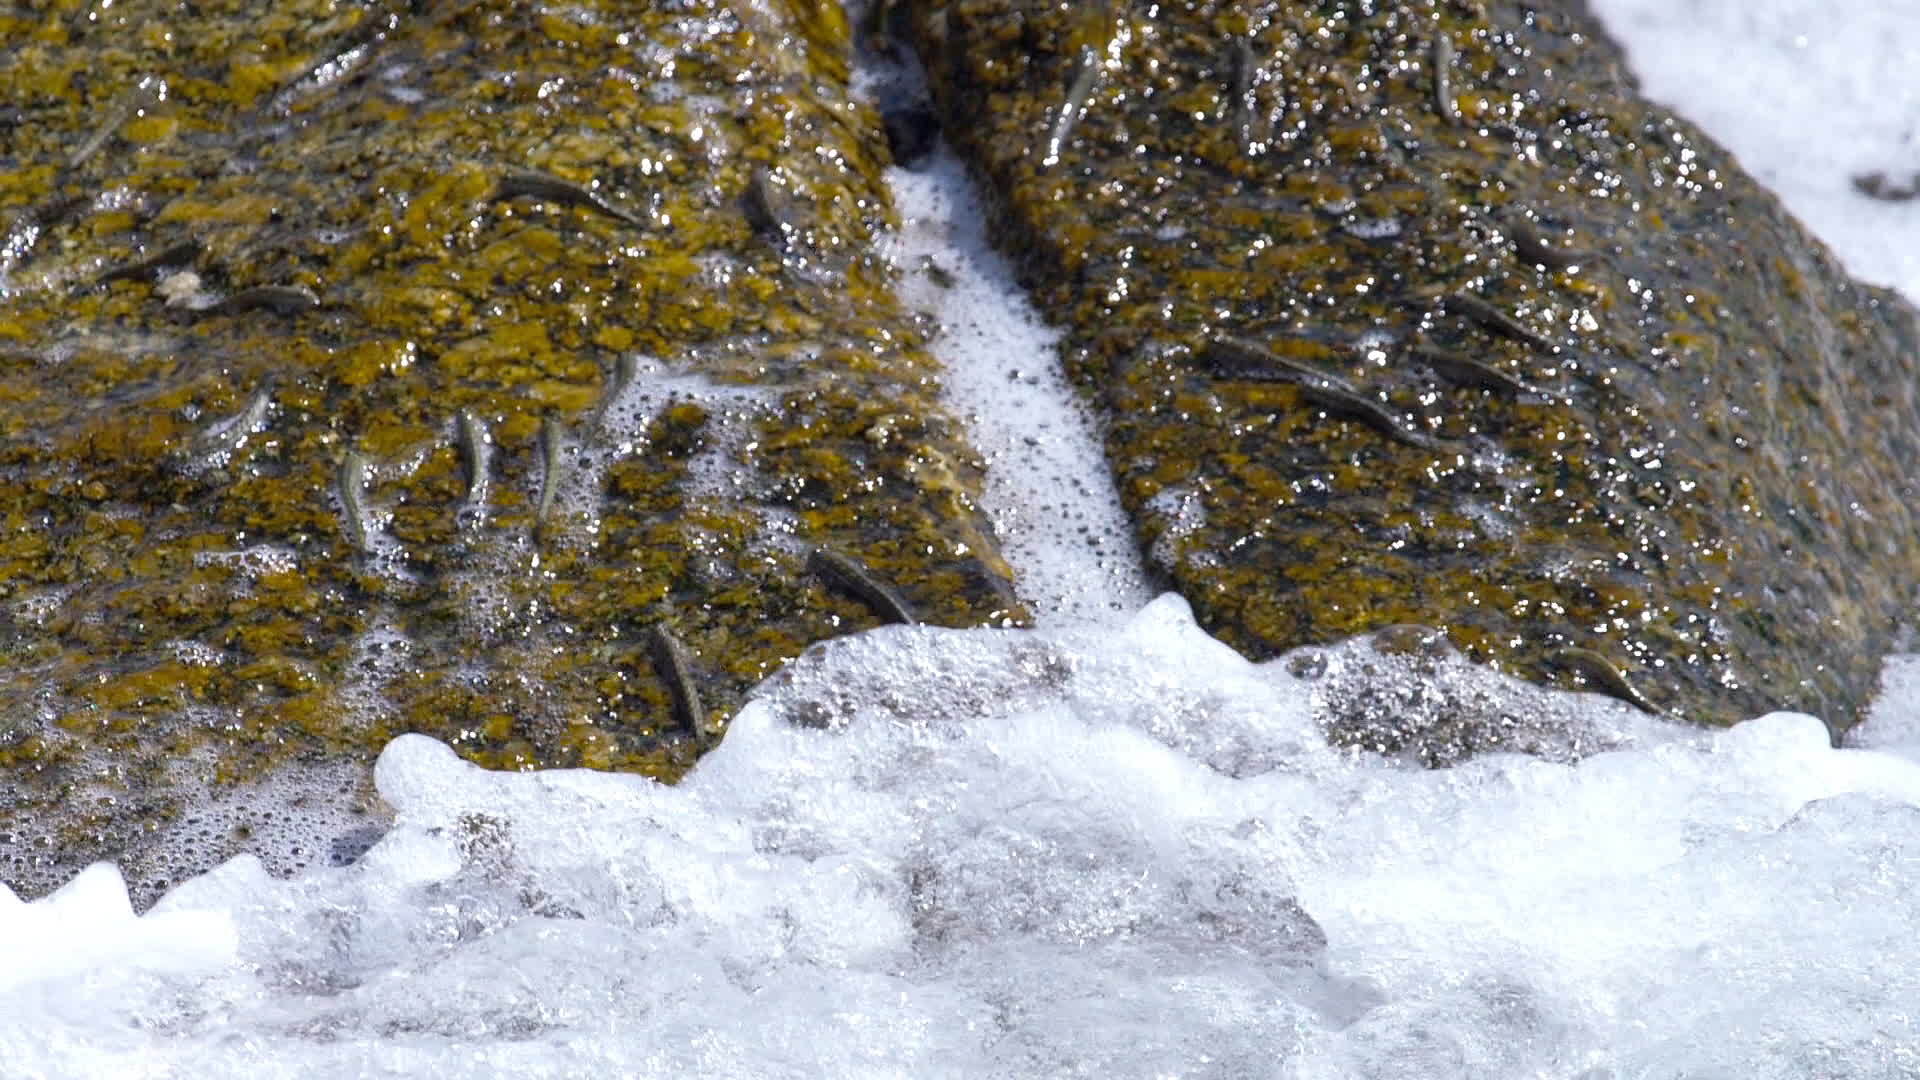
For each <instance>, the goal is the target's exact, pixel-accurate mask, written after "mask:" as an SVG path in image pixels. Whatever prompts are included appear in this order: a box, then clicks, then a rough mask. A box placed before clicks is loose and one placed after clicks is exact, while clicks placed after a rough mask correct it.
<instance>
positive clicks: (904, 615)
mask: <svg viewBox="0 0 1920 1080" xmlns="http://www.w3.org/2000/svg"><path fill="white" fill-rule="evenodd" d="M807 572H808V573H811V574H812V575H813V576H814V577H817V578H819V579H820V580H821V581H823V582H825V583H826V584H827V586H828V587H829V588H832V589H836V590H838V591H840V592H843V593H845V594H847V595H848V596H851V597H853V598H854V599H855V600H858V601H860V602H861V603H863V604H865V605H867V606H868V607H869V608H872V609H873V611H874V613H875V614H877V615H879V616H880V617H881V618H882V619H884V620H885V621H887V622H890V623H906V624H908V625H912V624H914V623H918V622H919V621H920V619H919V617H918V616H916V615H915V614H914V613H913V608H912V607H910V606H908V604H907V602H906V601H905V600H903V599H901V597H900V594H899V593H896V592H894V591H893V590H892V589H890V588H888V587H887V586H886V585H885V584H883V583H881V582H880V581H879V579H877V578H875V577H874V576H873V575H872V574H870V573H868V572H867V568H866V567H864V566H861V565H860V564H859V563H858V562H855V561H854V560H853V559H850V558H848V557H847V556H845V555H842V554H840V553H839V552H837V551H833V550H831V549H829V548H823V547H821V548H814V549H813V553H812V554H810V555H808V556H807Z"/></svg>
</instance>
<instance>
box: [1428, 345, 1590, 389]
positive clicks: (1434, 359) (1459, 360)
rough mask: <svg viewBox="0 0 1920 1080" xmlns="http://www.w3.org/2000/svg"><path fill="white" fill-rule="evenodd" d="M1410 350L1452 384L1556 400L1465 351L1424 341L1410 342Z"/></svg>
mask: <svg viewBox="0 0 1920 1080" xmlns="http://www.w3.org/2000/svg"><path fill="white" fill-rule="evenodd" d="M1411 351H1412V353H1413V355H1415V356H1417V357H1419V358H1420V359H1422V360H1425V361H1426V362H1427V364H1428V365H1429V366H1431V367H1432V368H1433V370H1435V371H1436V372H1439V373H1440V374H1441V375H1442V376H1444V377H1445V378H1447V379H1450V380H1452V381H1453V382H1456V383H1464V384H1466V385H1468V386H1475V387H1479V388H1481V389H1483V390H1493V391H1496V392H1499V393H1505V394H1513V395H1520V394H1538V395H1539V396H1541V397H1547V398H1553V399H1555V400H1559V395H1558V394H1555V393H1553V392H1552V391H1550V390H1543V389H1541V388H1540V387H1537V386H1535V385H1533V384H1532V383H1529V382H1526V381H1524V380H1522V379H1520V378H1517V377H1515V376H1513V375H1509V374H1507V373H1506V372H1504V371H1501V370H1500V369H1499V368H1497V367H1494V366H1493V365H1492V364H1490V363H1487V362H1486V361H1485V360H1481V359H1478V358H1477V357H1472V356H1468V355H1467V354H1466V353H1460V352H1454V351H1453V350H1451V349H1442V348H1440V347H1439V346H1437V345H1429V344H1426V343H1424V342H1421V343H1419V344H1416V345H1414V346H1413V348H1412V350H1411Z"/></svg>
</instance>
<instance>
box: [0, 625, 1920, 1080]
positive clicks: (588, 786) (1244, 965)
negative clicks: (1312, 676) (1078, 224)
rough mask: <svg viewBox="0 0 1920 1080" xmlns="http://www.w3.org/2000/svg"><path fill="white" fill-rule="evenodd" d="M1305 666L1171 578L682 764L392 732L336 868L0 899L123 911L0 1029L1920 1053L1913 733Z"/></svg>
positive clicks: (1595, 1066) (785, 699) (796, 1042)
mask: <svg viewBox="0 0 1920 1080" xmlns="http://www.w3.org/2000/svg"><path fill="white" fill-rule="evenodd" d="M1294 666H1297V665H1293V664H1290V663H1289V662H1288V661H1287V660H1284V659H1283V660H1280V661H1275V662H1272V663H1268V664H1262V665H1255V664H1250V663H1247V662H1246V661H1244V660H1242V659H1240V658H1239V657H1238V656H1236V655H1235V654H1233V653H1232V652H1231V651H1230V650H1228V649H1226V648H1225V647H1224V646H1222V645H1220V644H1219V643H1218V642H1216V641H1213V640H1212V639H1210V638H1208V637H1207V636H1206V635H1205V634H1203V633H1202V632H1201V631H1200V630H1199V629H1198V628H1197V627H1195V626H1194V625H1193V623H1192V620H1191V616H1190V614H1189V612H1188V611H1187V608H1186V605H1185V604H1184V602H1182V601H1180V600H1178V599H1176V598H1171V597H1169V598H1164V599H1162V600H1161V601H1158V602H1156V603H1155V604H1153V605H1151V606H1149V607H1148V608H1147V609H1146V610H1145V611H1143V612H1142V613H1141V614H1140V615H1139V616H1137V617H1136V618H1135V619H1134V620H1132V621H1131V622H1130V623H1128V624H1126V625H1124V626H1122V627H1118V628H1108V629H1104V630H1100V629H1091V628H1088V629H1062V630H1055V631H1010V630H999V631H996V630H973V631H954V630H943V629H937V628H930V627H889V628H884V629H881V630H876V631H873V632H870V633H867V634H863V635H858V636H854V637H848V638H841V639H837V640H835V641H833V642H829V643H826V644H824V645H822V646H820V647H817V648H816V649H814V650H812V651H810V652H809V653H808V654H807V655H806V656H804V657H802V658H801V659H800V660H799V661H797V662H796V663H795V664H793V665H792V666H790V668H789V669H788V670H787V672H786V673H785V674H784V675H783V676H781V677H780V678H778V679H776V680H774V681H773V682H771V683H769V684H768V685H766V686H765V687H763V688H762V690H761V691H760V692H759V694H758V695H757V696H756V697H755V699H754V700H753V701H752V703H750V704H749V705H748V707H747V708H746V709H745V710H744V711H743V712H742V713H741V715H740V716H739V718H738V719H737V720H736V721H735V723H734V726H733V728H732V729H731V731H730V732H729V734H728V736H727V739H726V741H725V742H724V743H723V745H722V746H721V747H719V748H718V749H717V750H715V751H714V752H713V753H712V754H710V755H709V756H708V757H707V758H706V759H704V760H703V761H702V762H701V764H700V765H699V766H698V767H697V768H696V769H695V771H694V773H693V774H692V775H691V776H690V777H689V778H688V779H687V780H686V781H685V782H684V783H683V784H682V785H680V786H679V787H677V788H667V787H663V786H661V785H658V784H655V783H653V782H651V781H648V780H645V779H642V778H638V777H631V776H620V775H608V774H600V773H592V772H585V771H559V772H545V773H533V774H511V773H488V772H484V771H482V770H479V769H477V768H475V767H473V766H470V765H467V764H465V763H463V762H461V761H460V760H459V759H458V758H457V757H455V756H454V755H453V754H452V752H451V751H449V750H448V749H447V748H446V747H444V746H442V745H440V744H438V743H436V742H433V741H431V740H429V739H426V738H424V737H421V736H406V737H403V738H401V739H399V740H396V741H395V742H394V743H393V744H392V745H391V746H390V747H389V748H388V749H387V751H386V753H385V754H384V755H383V756H382V757H381V759H380V763H379V766H378V769H377V783H378V785H379V788H380V792H381V795H382V796H383V798H384V799H385V800H386V802H387V803H389V804H390V805H391V806H392V807H393V808H394V812H395V819H394V824H393V827H392V828H391V829H390V830H389V831H388V832H387V833H386V834H385V835H384V836H383V837H382V838H381V839H380V840H379V841H378V842H377V843H375V844H374V845H373V846H372V848H371V849H370V850H369V851H367V853H366V854H365V856H364V857H362V858H361V859H359V860H358V861H357V862H355V863H353V864H351V865H348V866H343V867H331V868H325V869H314V870H310V871H308V872H306V873H304V874H302V875H299V876H297V877H295V878H293V879H292V880H288V881H279V880H274V879H272V878H271V877H269V876H268V875H267V873H266V872H265V869H264V868H263V867H262V866H261V865H260V864H259V863H258V862H257V861H256V860H253V859H250V858H243V859H238V860H235V861H234V862H232V863H229V864H227V865H226V866H224V867H222V868H221V869H219V870H217V871H215V872H214V873H211V874H208V875H205V876H202V877H200V878H196V879H194V880H192V881H190V882H187V883H186V884H184V885H182V886H180V887H179V888H176V889H175V890H174V891H173V892H172V893H170V894H169V895H168V896H167V897H165V898H164V899H163V900H162V901H161V902H160V903H159V904H157V905H156V906H155V907H154V909H153V911H152V912H151V913H150V914H149V915H147V916H145V917H144V918H134V917H133V916H132V913H131V910H130V909H129V908H128V907H127V905H126V901H125V894H124V889H123V888H122V887H121V886H120V884H119V882H118V880H117V877H116V876H115V875H113V874H112V873H111V871H107V870H104V869H100V870H95V871H90V872H89V874H88V875H87V876H86V877H85V878H84V879H83V880H82V881H77V882H76V883H75V885H74V886H71V887H69V888H68V889H67V890H63V891H61V892H59V893H56V894H55V895H53V896H51V897H49V898H47V899H46V900H43V901H40V902H38V903H36V904H32V905H22V904H19V903H18V902H17V901H13V900H12V899H11V897H10V896H4V897H0V943H18V942H22V941H29V942H30V941H33V940H36V938H38V939H42V940H52V939H53V938H54V937H55V936H58V937H59V938H60V939H61V940H63V941H66V940H78V941H81V942H83V943H84V942H89V941H94V940H97V941H99V942H100V943H101V944H100V945H99V946H98V947H95V946H94V945H91V944H84V945H83V947H80V948H77V949H69V948H66V947H64V946H63V947H61V948H51V947H47V946H40V947H37V948H29V949H28V951H27V952H25V953H23V954H22V955H26V956H28V957H29V960H28V961H27V962H26V963H24V964H23V965H21V966H17V967H16V968H15V969H14V971H13V974H12V975H11V976H10V978H8V979H0V1060H6V1061H8V1062H9V1063H10V1066H12V1067H14V1068H18V1069H23V1070H25V1074H26V1075H34V1074H35V1073H36V1072H39V1073H45V1074H50V1075H108V1074H113V1075H119V1074H122V1073H124V1072H126V1071H129V1070H141V1069H143V1070H146V1071H147V1072H148V1073H158V1074H166V1073H167V1071H168V1070H183V1071H192V1072H193V1073H194V1075H197V1076H204V1077H217V1076H226V1075H242V1074H245V1075H257V1074H258V1073H257V1070H259V1069H261V1068H262V1067H264V1066H268V1065H270V1066H271V1067H272V1068H275V1069H279V1070H282V1071H284V1072H287V1073H289V1074H296V1073H297V1074H302V1075H346V1074H356V1075H357V1074H362V1073H368V1072H401V1073H419V1072H426V1071H430V1072H432V1073H434V1074H435V1075H446V1076H483V1075H499V1074H500V1073H501V1071H502V1070H506V1071H512V1072H518V1073H548V1074H567V1075H571V1074H588V1073H591V1074H596V1075H631V1076H668V1075H681V1076H684V1075H687V1074H689V1073H691V1074H695V1075H727V1076H738V1077H755V1076H791V1075H834V1076H894V1075H902V1074H906V1075H915V1076H956V1077H958V1076H992V1075H1054V1076H1074V1075H1086V1076H1093V1075H1098V1076H1142V1077H1145V1076H1157V1075H1172V1074H1177V1075H1201V1076H1234V1075H1273V1076H1281V1077H1292V1078H1307V1077H1353V1076H1368V1077H1406V1078H1414V1077H1420V1078H1431V1077H1467V1076H1473V1077H1502V1076H1510V1077H1532V1076H1575V1075H1586V1076H1642V1075H1658V1076H1679V1075H1701V1074H1700V1073H1698V1072H1697V1070H1699V1069H1733V1070H1736V1071H1737V1074H1738V1075H1742V1076H1751V1077H1760V1078H1771V1077H1778V1078H1782V1080H1785V1078H1789V1077H1792V1078H1796V1080H1798V1078H1803V1077H1805V1076H1809V1075H1847V1076H1889V1077H1891V1076H1899V1075H1911V1072H1910V1069H1911V1067H1913V1066H1914V1065H1915V1064H1916V1062H1915V1060H1914V1059H1913V1056H1912V1051H1911V1050H1910V1049H1907V1048H1909V1047H1913V1046H1916V1045H1920V1031H1916V1030H1914V1023H1913V1021H1912V1020H1911V1017H1913V1016H1915V1015H1920V1011H1916V1010H1917V1008H1920V974H1916V973H1915V972H1914V971H1913V970H1912V968H1911V965H1909V964H1907V963H1906V962H1905V959H1904V956H1905V950H1904V945H1905V944H1906V943H1907V942H1908V941H1910V940H1911V936H1912V933H1913V929H1914V928H1915V927H1916V926H1920V857H1916V855H1915V852H1920V765H1916V764H1915V763H1914V762H1913V761H1911V760H1908V759H1906V758H1903V757H1901V756H1898V755H1894V754H1888V753H1881V752H1874V751H1864V750H1833V749H1830V748H1829V747H1828V746H1827V742H1826V730H1825V728H1824V726H1823V725H1822V724H1821V723H1820V722H1819V721H1818V720H1816V719H1814V718H1812V717H1807V716H1800V715H1793V714H1778V715H1775V716H1770V717H1764V718H1761V719H1759V720H1756V721H1753V722H1751V723H1749V724H1746V725H1742V726H1741V727H1739V728H1736V729H1733V730H1731V731H1724V732H1714V731H1694V730H1690V729H1684V728H1680V727H1675V726H1670V725H1663V724H1659V723H1657V722H1652V721H1646V720H1644V719H1642V720H1638V721H1635V722H1632V723H1629V722H1627V720H1626V719H1625V717H1624V715H1623V713H1622V712H1621V711H1620V710H1618V709H1616V708H1614V707H1613V703H1605V702H1600V701H1596V700H1595V699H1593V698H1592V697H1591V696H1590V695H1561V697H1562V698H1563V699H1564V700H1563V701H1562V702H1561V704H1562V705H1563V706H1564V707H1565V708H1567V709H1569V710H1573V711H1574V712H1577V713H1579V714H1580V716H1581V719H1582V722H1583V723H1585V724H1586V725H1588V726H1589V727H1590V728H1591V729H1593V730H1595V731H1598V732H1601V733H1603V734H1604V735H1605V744H1606V745H1608V746H1611V747H1614V749H1610V750H1608V751H1606V752H1602V753H1579V752H1575V753H1571V754H1569V755H1568V756H1567V757H1566V759H1565V760H1562V761H1558V762H1555V761H1546V760H1542V759H1539V758H1534V757H1528V756H1522V755H1516V754H1486V755H1482V756H1480V757H1478V758H1475V759H1473V760H1471V761H1468V762H1465V763H1463V764H1460V765H1457V766H1454V767H1450V768H1441V769H1422V768H1417V767H1412V766H1409V765H1405V764H1401V763H1399V762H1397V761H1396V760H1394V759H1392V758H1390V757H1384V756H1380V755H1376V754H1373V753H1370V752H1367V751H1363V750H1355V749H1347V748H1342V747H1339V746H1335V745H1331V744H1330V743H1329V741H1328V739H1327V737H1326V729H1325V727H1324V718H1323V715H1322V714H1321V713H1320V712H1319V711H1318V709H1317V706H1316V702H1315V698H1314V691H1313V682H1312V681H1311V680H1303V679H1302V678H1300V677H1298V676H1296V675H1295V674H1293V673H1292V671H1291V670H1290V668H1291V667H1294ZM1911 704H1912V703H1911V702H1910V703H1909V706H1908V707H1909V708H1910V707H1911ZM96 931H97V933H96ZM103 985H107V986H111V987H112V990H113V992H112V993H111V994H106V995H102V994H100V993H99V992H98V991H99V988H100V987H101V986H103ZM81 1002H86V1003H87V1004H86V1006H85V1007H84V1008H83V1007H80V1004H79V1003H81ZM1902 1054H1905V1055H1907V1056H1906V1057H1904V1058H1903V1057H1902V1056H1901V1055H1902ZM1690 1069H1691V1070H1696V1071H1693V1072H1689V1070H1690ZM1902 1070H1909V1071H1906V1072H1903V1071H1902Z"/></svg>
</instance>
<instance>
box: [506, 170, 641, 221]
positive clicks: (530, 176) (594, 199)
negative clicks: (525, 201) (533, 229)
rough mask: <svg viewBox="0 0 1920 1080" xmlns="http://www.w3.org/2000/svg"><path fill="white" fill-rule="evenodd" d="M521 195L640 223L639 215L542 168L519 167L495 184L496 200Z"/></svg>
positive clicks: (515, 197) (618, 219)
mask: <svg viewBox="0 0 1920 1080" xmlns="http://www.w3.org/2000/svg"><path fill="white" fill-rule="evenodd" d="M519 198H530V199H544V200H546V201H547V202H550V203H558V204H559V205H561V206H576V207H579V208H581V209H583V210H592V211H593V212H595V213H597V214H604V215H606V216H607V217H610V218H612V219H614V220H615V221H618V222H621V223H622V224H625V225H633V226H639V225H640V224H641V221H640V219H639V218H637V217H635V216H633V215H632V214H629V213H627V212H626V211H625V210H622V209H620V208H619V207H617V206H615V205H613V204H612V203H610V202H608V201H607V200H605V199H603V198H601V197H600V196H599V195H598V194H596V193H595V192H593V191H590V190H588V189H586V188H584V187H581V186H580V185H579V184H576V183H574V182H572V181H571V180H562V179H560V178H559V177H557V176H552V175H549V174H547V173H543V172H532V171H529V170H516V171H514V172H509V173H507V174H506V175H504V176H502V177H501V178H500V179H499V181H498V182H497V183H496V185H495V187H494V192H493V201H494V202H500V201H502V200H504V199H519Z"/></svg>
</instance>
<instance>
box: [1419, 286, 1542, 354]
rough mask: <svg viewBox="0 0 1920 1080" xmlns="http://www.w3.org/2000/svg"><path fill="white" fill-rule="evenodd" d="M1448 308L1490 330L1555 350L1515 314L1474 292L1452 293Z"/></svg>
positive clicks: (1447, 302) (1535, 345)
mask: <svg viewBox="0 0 1920 1080" xmlns="http://www.w3.org/2000/svg"><path fill="white" fill-rule="evenodd" d="M1446 304H1447V308H1448V309H1449V310H1451V311H1453V312H1454V313H1455V314H1459V315H1465V316H1466V317H1467V318H1469V319H1472V320H1473V321H1474V322H1477V323H1479V324H1480V325H1482V326H1484V327H1486V328H1487V329H1489V330H1493V331H1497V332H1498V333H1502V334H1505V335H1507V336H1508V337H1510V338H1513V339H1514V340H1515V341H1519V342H1523V343H1525V344H1527V345H1531V346H1533V347H1534V348H1536V349H1540V350H1542V351H1545V352H1552V351H1554V344H1553V342H1551V341H1548V340H1547V339H1546V338H1544V337H1542V336H1541V335H1539V334H1537V333H1535V332H1533V331H1532V330H1529V329H1527V328H1526V327H1525V326H1523V325H1521V324H1520V323H1519V322H1518V321H1517V320H1515V319H1514V317H1513V316H1511V315H1509V314H1507V313H1506V312H1504V311H1501V310H1500V309H1499V308H1497V307H1494V306H1493V305H1492V304H1489V303H1487V302H1486V301H1485V300H1482V299H1480V298H1479V297H1477V296H1475V295H1473V294H1472V293H1464V292H1457V293H1450V294H1448V296H1447V299H1446Z"/></svg>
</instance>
